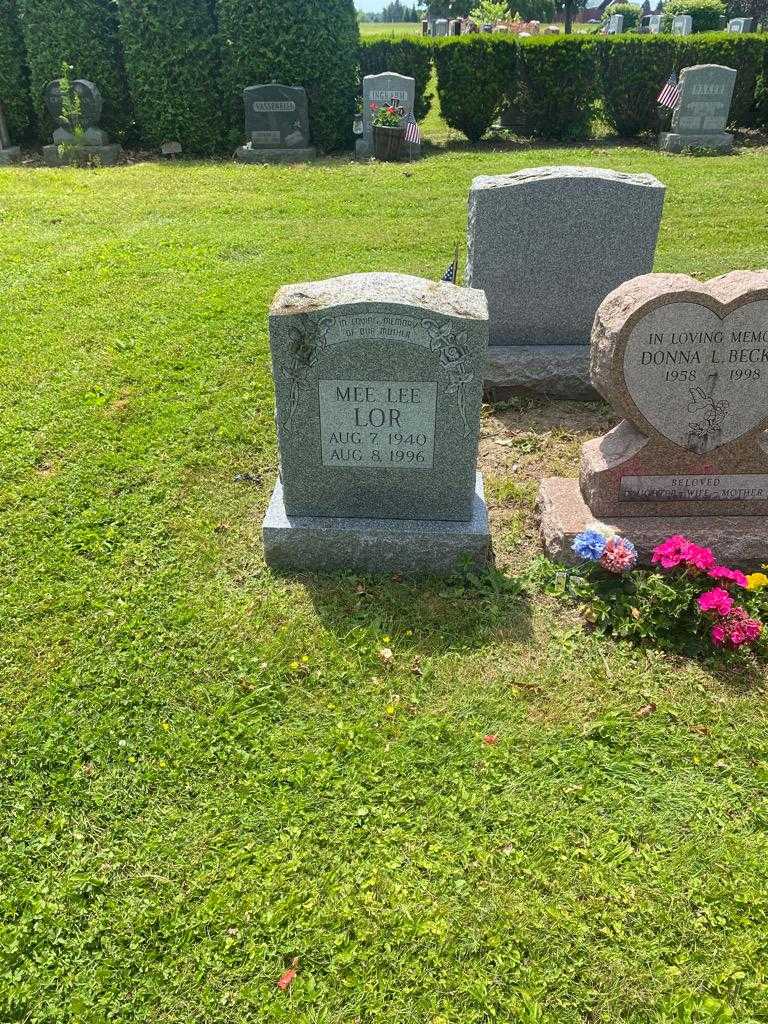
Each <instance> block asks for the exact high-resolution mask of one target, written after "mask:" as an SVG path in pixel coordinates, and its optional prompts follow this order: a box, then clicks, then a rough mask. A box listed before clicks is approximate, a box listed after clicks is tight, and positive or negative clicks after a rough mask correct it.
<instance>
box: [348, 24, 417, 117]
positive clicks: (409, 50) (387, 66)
mask: <svg viewBox="0 0 768 1024" xmlns="http://www.w3.org/2000/svg"><path fill="white" fill-rule="evenodd" d="M432 49H433V47H432V40H430V39H423V38H422V37H420V36H415V37H413V38H410V39H409V38H405V39H391V38H389V37H387V38H382V39H379V38H377V37H376V36H371V37H369V38H367V39H362V40H361V41H360V51H359V59H360V78H361V79H363V78H365V76H366V75H380V74H381V73H382V72H383V71H396V72H397V73H398V74H399V75H408V76H409V77H410V78H413V79H415V81H416V102H415V104H414V106H415V110H414V114H415V115H416V119H417V120H419V121H420V120H421V119H422V118H423V117H426V115H427V114H428V113H429V110H430V107H431V106H432V97H431V96H428V95H427V87H428V85H429V80H430V78H431V76H432Z"/></svg>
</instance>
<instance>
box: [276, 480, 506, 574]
mask: <svg viewBox="0 0 768 1024" xmlns="http://www.w3.org/2000/svg"><path fill="white" fill-rule="evenodd" d="M262 531H263V537H264V557H265V559H266V562H267V564H268V565H269V566H271V568H273V569H277V570H282V571H287V572H305V571H312V572H334V571H337V570H340V569H341V570H346V571H348V572H364V573H392V572H397V573H404V574H413V573H427V574H429V575H433V576H449V575H451V574H452V573H453V572H455V570H456V567H457V564H460V563H461V561H463V560H465V559H469V560H470V561H471V562H473V563H474V564H476V565H480V566H482V565H486V564H487V563H488V561H489V559H490V554H491V535H490V530H489V526H488V506H487V505H486V503H485V495H484V491H483V478H482V476H481V474H480V473H478V474H477V484H476V489H475V500H474V503H473V506H472V519H471V520H470V521H469V522H468V523H451V522H437V521H434V520H413V519H325V518H323V519H321V518H308V517H304V516H290V517H289V516H288V514H287V513H286V511H285V504H284V502H283V485H282V483H281V482H280V480H278V481H277V484H276V485H275V489H274V492H273V494H272V500H271V501H270V503H269V508H268V509H267V514H266V516H265V518H264V524H263V527H262Z"/></svg>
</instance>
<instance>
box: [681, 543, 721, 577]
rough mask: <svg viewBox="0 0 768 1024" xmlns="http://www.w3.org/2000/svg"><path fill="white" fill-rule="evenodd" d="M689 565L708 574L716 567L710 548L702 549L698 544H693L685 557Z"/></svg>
mask: <svg viewBox="0 0 768 1024" xmlns="http://www.w3.org/2000/svg"><path fill="white" fill-rule="evenodd" d="M685 560H686V562H687V563H688V565H691V566H693V567H694V568H696V569H701V571H702V572H706V571H707V569H711V568H712V566H713V565H715V556H714V555H713V554H712V551H711V550H710V549H709V548H700V547H699V545H698V544H691V545H689V547H688V551H687V553H686V556H685Z"/></svg>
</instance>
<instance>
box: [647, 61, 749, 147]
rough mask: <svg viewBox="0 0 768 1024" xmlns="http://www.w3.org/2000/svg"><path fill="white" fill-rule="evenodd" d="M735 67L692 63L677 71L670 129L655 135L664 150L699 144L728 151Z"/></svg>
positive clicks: (731, 139)
mask: <svg viewBox="0 0 768 1024" xmlns="http://www.w3.org/2000/svg"><path fill="white" fill-rule="evenodd" d="M736 74H737V72H736V70H735V69H734V68H726V67H724V66H723V65H721V64H696V65H694V66H693V67H690V68H683V70H682V71H681V73H680V102H679V103H678V105H677V107H676V109H675V111H674V113H673V114H672V128H671V131H668V132H662V133H661V134H660V136H659V148H660V149H661V150H663V151H664V152H667V153H680V152H682V150H684V149H691V148H696V147H701V148H705V149H712V150H715V151H716V152H718V153H730V152H731V150H732V149H733V135H731V134H730V132H727V131H726V130H725V128H726V125H727V124H728V117H729V114H730V110H731V99H732V98H733V88H734V86H735V84H736Z"/></svg>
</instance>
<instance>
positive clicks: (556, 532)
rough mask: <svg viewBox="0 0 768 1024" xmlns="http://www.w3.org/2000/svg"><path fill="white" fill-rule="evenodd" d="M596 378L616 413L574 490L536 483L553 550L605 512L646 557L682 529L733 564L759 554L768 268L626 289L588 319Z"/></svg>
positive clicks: (588, 451) (766, 490)
mask: <svg viewBox="0 0 768 1024" xmlns="http://www.w3.org/2000/svg"><path fill="white" fill-rule="evenodd" d="M592 377H593V381H594V383H595V386H596V388H597V389H598V390H599V391H600V393H601V394H602V395H603V397H604V398H605V399H606V400H607V401H609V402H610V403H611V404H612V405H613V407H614V409H615V410H616V413H617V415H619V416H620V417H621V418H622V421H621V422H620V423H619V425H618V426H617V427H615V428H614V429H613V430H612V431H611V432H610V433H608V434H606V435H605V437H601V438H597V439H595V440H593V441H589V442H587V444H586V445H585V446H584V448H583V451H582V465H581V480H580V485H579V484H577V483H576V481H575V480H563V479H557V478H556V479H550V480H545V481H544V482H543V484H542V490H541V496H540V514H541V522H542V535H543V537H544V541H545V545H546V546H547V548H548V550H549V551H550V553H551V554H553V555H555V556H556V557H563V556H565V557H567V556H568V549H569V547H570V541H571V540H572V539H573V537H574V536H575V534H577V533H580V532H581V530H583V529H584V528H585V526H586V525H587V524H588V523H589V522H590V521H591V520H600V521H603V522H606V523H609V524H610V525H611V526H614V527H615V528H617V529H618V530H619V532H620V533H623V534H625V535H626V536H629V537H630V538H631V539H632V540H633V541H635V543H636V544H637V546H638V547H639V548H640V550H641V553H642V554H644V555H645V557H646V559H647V557H648V555H649V554H650V552H651V551H652V549H653V547H655V545H656V544H659V543H661V541H663V540H664V539H666V538H667V537H669V536H671V535H675V534H680V533H683V534H685V535H686V536H688V537H690V538H691V539H693V540H695V541H697V542H698V543H700V544H704V545H706V546H709V547H713V548H715V549H716V550H717V552H718V554H719V555H720V556H721V557H722V558H723V559H724V560H726V561H727V562H728V563H731V562H733V563H735V564H738V565H741V564H747V563H752V564H761V563H763V562H765V561H766V559H767V558H768V451H767V450H766V447H765V431H766V430H767V429H768V271H765V270H763V271H737V272H735V273H731V274H727V275H725V276H724V277H720V278H716V279H714V280H713V281H709V282H707V283H706V284H701V283H700V282H698V281H696V280H694V279H693V278H690V277H687V276H685V275H682V274H649V275H646V276H644V277H639V278H636V279H635V280H633V281H629V282H627V283H626V284H624V285H622V286H621V287H620V288H618V289H617V290H616V291H615V292H613V293H612V294H611V295H609V296H608V297H607V298H606V300H605V302H604V303H603V304H602V305H601V307H600V309H599V311H598V314H597V317H596V319H595V328H594V334H593V339H592Z"/></svg>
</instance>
